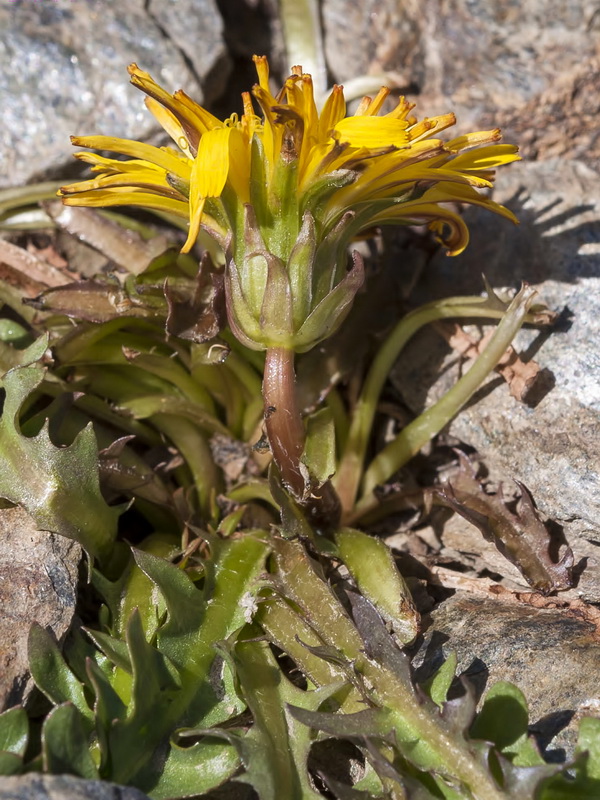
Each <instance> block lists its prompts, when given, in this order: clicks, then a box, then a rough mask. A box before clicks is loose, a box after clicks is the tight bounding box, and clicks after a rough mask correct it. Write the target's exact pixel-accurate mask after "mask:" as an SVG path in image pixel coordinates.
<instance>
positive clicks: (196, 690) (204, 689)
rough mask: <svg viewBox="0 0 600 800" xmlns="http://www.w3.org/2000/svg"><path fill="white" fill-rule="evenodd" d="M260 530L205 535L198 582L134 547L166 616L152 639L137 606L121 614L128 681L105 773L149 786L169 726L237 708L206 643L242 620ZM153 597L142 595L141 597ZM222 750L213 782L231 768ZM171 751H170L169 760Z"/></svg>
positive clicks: (261, 552)
mask: <svg viewBox="0 0 600 800" xmlns="http://www.w3.org/2000/svg"><path fill="white" fill-rule="evenodd" d="M263 538H266V535H265V534H263V533H261V532H256V533H255V534H251V533H246V534H245V535H244V536H241V537H238V538H235V539H234V538H232V539H228V540H226V541H221V540H219V539H218V537H214V538H211V543H210V547H211V551H212V558H210V559H207V561H206V562H205V579H204V586H203V589H202V590H201V589H198V588H197V587H196V586H195V584H194V583H193V582H192V581H191V579H190V578H189V577H188V575H187V574H186V572H185V571H184V570H183V569H181V568H180V567H177V566H175V565H173V564H171V563H169V562H168V561H166V560H164V559H161V558H158V557H156V556H154V555H152V554H151V553H147V552H142V551H136V552H135V557H136V561H137V564H138V566H137V567H136V569H138V568H139V569H143V571H144V573H145V574H146V575H147V576H148V578H150V580H151V581H152V582H153V584H154V585H155V587H158V590H159V591H160V593H161V595H163V597H164V601H165V603H166V607H167V618H166V621H165V622H164V623H163V624H162V625H161V626H160V627H159V628H158V630H157V631H156V635H155V643H156V647H154V646H152V645H151V644H150V643H148V641H147V640H146V637H145V634H144V630H143V628H142V624H141V616H140V613H139V611H137V610H135V611H134V612H133V614H132V617H131V620H130V622H129V625H128V630H127V644H128V650H129V659H130V661H131V668H132V672H133V683H132V687H131V698H130V701H129V704H128V708H127V715H126V717H125V718H124V719H122V720H118V721H116V722H115V723H114V724H113V725H112V726H111V728H110V730H109V731H108V735H107V742H108V744H107V747H108V750H109V751H110V752H109V755H107V757H106V761H107V763H109V764H110V765H111V766H110V773H109V774H107V777H110V779H111V780H113V781H115V782H117V783H127V784H130V783H133V784H135V785H137V786H139V787H140V788H142V789H143V790H144V791H153V787H155V786H158V785H159V782H160V771H161V766H160V765H161V764H162V763H163V762H164V760H165V759H167V760H168V758H170V756H169V752H170V748H171V745H170V744H169V742H170V739H171V737H172V736H173V733H174V731H175V730H176V729H178V728H181V727H190V726H192V727H202V728H208V727H209V726H210V725H213V724H217V723H220V722H223V721H224V720H226V719H229V718H230V717H232V716H235V715H236V714H239V713H240V712H241V711H242V709H243V704H242V702H241V701H240V700H239V698H238V697H237V696H236V695H235V693H234V691H233V685H232V681H231V678H230V677H229V676H228V668H227V667H226V666H225V665H224V664H223V662H222V658H221V657H220V656H218V654H217V651H216V649H215V646H214V645H215V642H218V641H220V640H222V639H226V638H227V637H228V636H230V635H231V634H232V633H233V631H235V630H237V629H238V628H239V627H240V626H241V625H242V624H243V622H244V613H245V612H244V605H243V602H242V601H243V598H244V596H245V595H246V594H248V593H251V592H252V591H254V587H255V584H256V583H257V580H258V577H259V575H260V574H261V572H262V570H263V569H264V561H265V557H266V555H267V553H268V549H269V548H268V545H267V544H266V543H265V542H264V541H262V539H263ZM154 600H155V598H153V597H152V595H149V596H148V601H149V602H151V601H152V602H153V601H154ZM101 644H105V643H104V642H101ZM111 646H112V644H111ZM114 649H116V648H114ZM117 672H118V671H115V676H117ZM115 680H117V677H115ZM113 688H115V689H116V686H114V687H113ZM113 699H114V698H113ZM207 746H208V745H207ZM211 746H212V745H211ZM198 752H200V751H199V750H198ZM212 752H213V751H210V750H207V758H213V756H212V755H211V753H212ZM224 753H225V755H224V756H223V758H224V766H223V772H222V773H221V772H220V771H219V770H218V769H217V765H216V762H215V770H212V768H211V770H212V772H211V774H214V775H217V776H218V777H217V778H215V780H216V783H219V782H220V781H221V780H223V779H224V778H225V777H226V776H227V775H228V774H229V770H230V769H232V767H231V764H232V760H231V759H232V756H231V753H230V752H229V751H227V750H226V751H224ZM180 755H181V758H182V759H184V755H183V754H180ZM178 757H179V756H178V755H176V754H175V755H173V759H174V762H173V763H175V761H177V759H178ZM217 761H218V759H217ZM182 763H183V762H182ZM186 763H187V762H186ZM165 768H166V767H165ZM190 769H191V767H190ZM173 780H175V778H173ZM207 780H209V778H208V777H207ZM210 780H212V779H210ZM213 785H216V784H213ZM165 792H168V789H165Z"/></svg>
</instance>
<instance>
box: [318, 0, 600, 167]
mask: <svg viewBox="0 0 600 800" xmlns="http://www.w3.org/2000/svg"><path fill="white" fill-rule="evenodd" d="M323 20H324V27H325V48H326V55H327V60H328V63H329V67H330V69H331V71H332V74H333V76H334V78H335V80H336V81H337V82H342V83H343V82H344V81H348V79H350V78H354V77H356V76H357V75H360V74H363V73H370V74H377V73H381V72H383V71H388V72H391V73H392V74H394V75H397V76H398V77H399V85H400V87H401V89H402V90H403V91H406V92H407V93H408V94H409V96H410V97H411V99H412V100H415V101H416V102H417V103H418V108H417V112H418V113H419V115H420V116H425V115H427V116H431V115H432V114H440V113H444V112H447V111H451V110H452V111H455V112H456V115H457V118H458V120H459V126H460V133H464V132H466V130H467V129H471V128H474V129H477V128H478V127H484V128H486V127H494V126H495V125H498V124H500V125H501V126H502V127H503V128H505V129H506V130H507V133H508V134H509V136H511V137H515V136H516V137H517V138H515V139H514V141H519V142H520V143H521V144H522V145H524V146H525V151H526V153H527V155H546V154H547V153H553V154H554V155H557V154H560V153H563V152H564V153H570V155H571V157H572V156H573V154H574V153H576V154H578V155H581V156H583V155H584V154H585V155H586V156H587V157H588V158H592V157H593V158H594V159H595V160H596V161H597V162H598V161H600V132H599V131H598V125H597V112H598V109H599V108H600V99H599V97H600V96H599V93H598V88H599V83H600V79H599V77H598V75H599V69H598V62H597V59H598V56H599V55H600V36H598V31H599V29H600V15H598V13H597V4H596V3H595V2H593V0H582V1H581V2H577V3H568V2H566V0H529V1H528V2H527V3H515V2H511V0H497V2H494V3H490V2H489V0H450V1H449V2H447V1H446V0H432V1H431V2H427V3H423V2H419V0H404V2H402V3H399V2H397V0H366V2H363V3H355V2H353V0H324V2H323ZM357 31H364V32H365V35H361V37H360V46H359V47H357V45H356V34H357ZM525 133H526V141H524V139H525V136H524V135H523V134H525Z"/></svg>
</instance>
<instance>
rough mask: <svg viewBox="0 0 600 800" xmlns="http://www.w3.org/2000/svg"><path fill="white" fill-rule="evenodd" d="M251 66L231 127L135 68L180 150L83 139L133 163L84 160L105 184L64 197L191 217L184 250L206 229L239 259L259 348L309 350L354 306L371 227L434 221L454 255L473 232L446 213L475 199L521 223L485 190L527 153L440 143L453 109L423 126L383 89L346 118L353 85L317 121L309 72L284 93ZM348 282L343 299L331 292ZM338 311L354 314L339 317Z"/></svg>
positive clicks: (235, 292) (232, 279) (245, 334)
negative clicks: (351, 252)
mask: <svg viewBox="0 0 600 800" xmlns="http://www.w3.org/2000/svg"><path fill="white" fill-rule="evenodd" d="M254 63H255V65H256V70H257V73H258V84H257V85H255V86H254V87H253V89H252V93H248V92H245V93H244V94H243V95H242V106H243V112H242V114H241V116H238V115H237V114H233V115H232V116H231V117H229V119H227V120H225V121H221V120H219V119H217V118H216V117H214V116H213V115H212V114H210V113H209V112H208V111H206V109H204V108H202V106H200V105H198V104H197V103H195V102H194V101H193V100H191V99H190V98H189V97H188V96H187V95H186V94H185V93H184V92H183V91H176V92H175V93H174V94H170V93H169V92H167V91H165V90H164V89H162V88H161V87H160V86H158V84H156V83H155V82H154V81H153V80H152V78H151V77H150V75H148V74H147V73H146V72H143V71H142V70H140V69H139V68H138V67H137V66H136V65H135V64H132V65H131V66H130V67H129V72H130V75H131V81H132V83H133V84H134V86H137V87H138V88H140V89H142V91H144V92H145V93H146V95H147V98H146V105H147V106H148V108H149V110H150V111H151V112H152V114H154V116H155V117H156V119H157V120H158V122H159V123H160V124H161V125H162V127H163V128H164V129H165V130H166V131H167V133H168V134H169V135H170V136H171V138H172V139H173V141H174V142H175V144H176V145H177V149H174V148H172V147H160V148H159V147H154V146H151V145H148V144H143V143H141V142H136V141H131V140H127V139H116V138H112V137H108V136H84V137H73V138H72V141H73V144H75V145H80V146H83V147H88V148H93V149H96V150H112V151H114V152H116V153H119V154H121V155H124V156H128V157H129V160H120V159H110V158H105V157H103V156H100V155H95V154H92V153H87V152H80V153H77V154H76V157H77V158H79V159H81V160H82V161H86V162H88V163H90V164H91V165H92V171H93V172H94V173H96V175H95V177H93V178H92V179H91V180H88V181H83V182H80V183H76V184H73V185H70V186H65V187H63V188H62V189H61V191H60V194H61V195H62V197H63V199H64V202H65V203H67V204H69V205H82V206H112V205H137V206H145V207H148V208H155V209H160V210H164V211H169V212H172V213H175V214H178V215H180V216H182V217H184V218H188V219H189V232H188V236H187V240H186V242H185V244H184V246H183V251H184V252H187V251H189V250H190V248H191V247H192V246H193V244H194V242H195V241H196V238H197V236H198V233H199V230H200V228H201V227H203V228H204V229H205V230H206V231H207V232H208V233H209V234H210V235H212V236H213V237H214V238H215V239H216V240H217V241H219V242H220V243H221V244H222V245H223V247H224V248H226V249H227V250H228V267H227V269H228V276H229V281H228V282H227V283H229V284H230V285H229V289H228V303H229V309H230V312H231V315H230V316H231V317H232V318H231V319H230V322H231V324H232V327H233V328H234V330H235V331H236V333H238V335H240V338H242V340H244V341H246V343H247V344H250V346H255V347H263V346H268V345H269V342H270V343H271V344H272V343H273V342H274V341H276V342H278V343H281V342H284V343H287V344H290V343H291V345H290V346H295V347H297V348H298V349H306V348H308V347H310V346H312V345H313V344H315V343H316V341H318V340H320V338H323V336H324V335H326V334H328V333H329V332H331V329H332V326H333V327H335V325H337V324H339V322H340V321H341V318H342V317H343V315H344V314H345V313H346V310H347V308H346V306H347V307H349V303H348V302H346V303H344V302H343V298H344V296H348V293H349V292H351V293H352V295H353V294H354V293H355V291H356V290H357V288H358V285H359V284H360V281H359V277H360V276H359V275H358V272H360V269H358V268H356V269H354V270H351V272H350V273H347V271H346V264H345V258H346V255H345V249H346V246H347V244H348V243H349V241H350V240H351V239H352V238H353V237H355V236H357V235H359V234H360V233H361V231H363V230H366V229H369V228H372V227H373V226H376V225H383V224H390V223H396V224H397V223H407V224H423V223H426V224H428V225H430V227H431V228H432V229H433V230H434V231H435V232H436V234H438V235H439V236H440V238H442V239H443V241H444V243H445V244H446V246H447V247H448V250H449V252H450V253H451V254H453V255H455V254H457V253H460V252H461V251H462V250H463V249H464V247H465V246H466V245H467V243H468V238H469V234H468V230H467V227H466V225H465V223H464V222H463V220H462V218H461V217H460V216H459V215H458V214H457V213H456V212H455V211H454V210H452V207H448V205H447V204H449V203H450V204H453V203H456V202H460V203H472V204H477V205H481V206H485V207H487V208H489V209H491V210H493V211H495V212H497V213H499V214H501V215H503V216H505V217H507V218H509V219H514V217H513V215H512V214H511V212H510V211H508V210H507V209H505V208H504V207H503V206H501V205H499V204H497V203H495V202H493V201H492V200H490V199H489V198H488V197H487V196H486V195H485V194H481V193H480V192H479V191H477V190H478V189H485V188H487V187H490V186H491V185H492V181H493V177H494V170H495V168H496V167H498V166H500V165H502V164H507V163H509V162H511V161H515V160H517V159H518V155H517V149H516V147H514V146H512V145H502V144H498V143H497V142H498V141H499V139H500V131H499V130H497V129H495V130H491V131H479V132H476V133H470V134H466V135H464V136H460V137H458V138H455V139H452V140H450V141H443V140H442V139H440V138H438V137H439V134H440V133H441V132H442V131H443V130H444V129H446V128H448V127H450V126H451V125H453V124H454V122H455V118H454V115H453V114H445V115H442V116H439V117H433V118H431V119H427V118H425V119H423V120H421V121H420V122H419V121H417V119H416V118H415V117H414V116H413V114H412V111H413V105H412V104H411V103H408V102H407V101H406V100H405V99H404V98H403V97H401V98H400V99H399V101H398V102H397V104H396V106H395V107H394V108H393V109H392V110H391V111H389V112H388V113H385V114H383V113H381V111H382V108H383V106H384V102H385V100H386V98H387V97H388V95H389V90H388V89H385V88H382V89H381V90H380V92H379V93H378V94H377V96H376V97H375V98H373V99H371V98H368V97H366V98H364V99H363V100H362V102H361V103H360V105H359V107H358V109H357V110H356V112H355V113H354V115H352V116H346V103H345V100H344V93H343V89H342V87H340V86H334V87H333V89H332V91H331V93H330V95H329V96H328V98H327V100H326V102H325V104H324V106H323V109H322V110H321V112H319V111H318V109H317V106H316V104H315V100H314V96H313V86H312V79H311V77H310V75H306V74H303V73H302V70H301V69H300V68H299V67H295V68H293V69H292V74H291V75H290V76H289V77H288V78H287V80H286V81H285V83H284V86H283V88H282V89H281V91H280V92H279V93H278V94H277V95H276V96H274V95H272V94H271V91H270V88H269V68H268V63H267V60H266V58H264V57H262V56H261V57H258V56H255V57H254ZM253 98H254V102H253ZM257 110H259V111H260V114H258V113H257ZM332 262H333V267H332V266H331V265H332ZM355 267H356V264H355ZM282 270H283V273H282ZM357 270H358V271H357ZM351 273H353V274H354V278H355V280H354V285H353V287H352V288H351V287H350V285H349V283H348V275H350V274H351ZM278 275H279V278H280V280H279V279H278V278H277V276H278ZM278 280H279V283H280V285H279V284H278ZM350 282H351V281H350ZM275 284H278V285H279V289H277V290H275V289H273V288H272V286H273V285H275ZM342 284H343V287H342V286H341V285H342ZM267 285H269V287H271V288H269V289H268V290H267V288H266V287H267ZM338 286H340V287H341V289H343V290H340V291H339V292H337V293H334V296H331V295H332V293H333V290H334V289H335V288H336V287H338ZM269 293H270V294H271V295H273V297H272V298H271V300H269V302H267V300H268V297H266V295H268V294H269ZM282 293H283V294H282ZM275 295H277V298H278V299H277V303H279V302H284V301H285V303H287V304H288V306H289V314H288V317H289V319H287V320H285V322H284V323H281V321H280V322H277V323H275V321H274V320H272V324H271V323H269V321H268V317H269V313H268V308H267V307H266V306H265V303H267V305H268V306H273V314H275V311H274V304H275V300H274V299H273V298H274V297H275ZM280 295H281V296H280ZM286 298H287V299H286ZM327 298H329V300H328V301H327V302H326V303H325V306H327V309H328V310H327V313H326V311H325V306H323V301H326V300H327ZM336 303H337V306H338V307H339V306H340V303H341V305H342V306H344V309H342V310H341V311H340V312H339V313H335V314H333V316H334V317H335V319H332V318H331V315H332V313H333V306H334V305H335V304H336ZM319 305H321V311H320V313H319V314H317V315H316V316H315V314H314V312H315V311H316V309H317V306H319ZM242 306H245V310H244V309H242V311H240V309H241V308H242ZM246 311H247V312H248V313H247V314H246ZM240 315H241V317H244V320H243V321H241V320H240ZM278 316H281V314H280V312H279V314H278ZM327 316H329V317H330V322H329V324H328V325H325V318H326V317H327ZM311 317H312V321H310V324H309V325H308V327H307V325H306V323H307V321H309V320H310V318H311ZM316 317H318V318H319V320H320V321H319V322H318V324H317V320H316ZM292 318H293V321H292ZM252 320H254V323H252ZM269 326H271V328H270V329H269ZM273 326H275V327H273ZM286 326H287V327H286ZM303 327H304V331H303V332H302V330H301V329H302V328H303ZM324 327H325V328H327V330H325V329H324ZM249 329H252V330H249ZM267 329H269V330H270V332H268V331H267ZM317 329H318V330H317ZM265 331H267V332H265ZM257 338H258V341H257Z"/></svg>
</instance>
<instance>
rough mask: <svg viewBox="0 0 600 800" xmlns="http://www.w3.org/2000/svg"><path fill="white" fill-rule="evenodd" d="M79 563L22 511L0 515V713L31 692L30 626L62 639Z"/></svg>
mask: <svg viewBox="0 0 600 800" xmlns="http://www.w3.org/2000/svg"><path fill="white" fill-rule="evenodd" d="M80 558H81V548H80V546H79V545H78V544H77V543H76V542H73V541H71V540H69V539H65V538H63V537H61V536H55V535H54V534H51V533H47V532H45V531H38V530H36V527H35V524H34V523H33V521H32V519H31V517H30V516H29V515H28V514H27V513H26V512H25V511H23V510H22V509H21V508H18V507H15V508H5V509H0V608H1V609H2V612H1V613H0V711H3V710H4V709H6V708H10V707H11V706H13V705H16V704H18V703H22V702H23V701H24V700H25V699H26V698H27V694H28V692H29V690H30V688H31V681H30V676H29V668H28V662H27V637H28V635H29V628H30V627H31V624H32V623H33V622H38V623H39V624H40V625H41V626H42V627H43V628H48V629H50V630H51V631H52V632H53V634H54V635H55V637H56V638H57V639H58V640H59V641H60V640H61V639H62V638H63V637H64V635H65V634H66V632H67V630H68V628H69V626H70V624H71V620H72V618H73V613H74V610H75V602H76V596H77V577H78V564H79V560H80ZM0 796H2V795H1V794H0Z"/></svg>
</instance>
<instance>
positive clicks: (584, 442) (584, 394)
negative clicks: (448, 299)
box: [392, 159, 600, 601]
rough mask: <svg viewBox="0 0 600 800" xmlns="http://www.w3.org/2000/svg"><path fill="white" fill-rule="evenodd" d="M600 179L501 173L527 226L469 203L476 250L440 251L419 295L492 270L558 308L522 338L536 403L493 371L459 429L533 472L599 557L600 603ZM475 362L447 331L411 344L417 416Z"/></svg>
mask: <svg viewBox="0 0 600 800" xmlns="http://www.w3.org/2000/svg"><path fill="white" fill-rule="evenodd" d="M599 185H600V175H598V174H597V173H596V172H595V171H594V170H592V169H590V168H589V167H588V166H586V165H585V164H583V163H581V162H578V161H563V160H562V159H556V160H551V161H548V162H544V163H520V164H516V165H512V166H511V167H510V168H507V169H505V170H501V171H500V174H499V176H498V184H497V187H496V191H495V194H494V197H495V199H497V200H499V201H500V202H503V203H505V204H506V205H507V206H508V207H509V208H511V209H512V210H513V211H515V213H516V214H517V217H518V218H519V220H520V225H519V226H518V227H514V226H512V225H510V223H505V222H504V221H502V220H498V218H496V217H495V216H494V215H492V214H489V213H485V212H483V211H480V210H469V211H468V212H467V214H466V219H467V220H468V222H469V227H470V230H471V243H470V245H469V247H468V248H467V250H466V251H465V252H464V253H463V254H462V255H461V256H458V257H456V258H448V257H446V256H443V255H441V254H440V255H439V256H438V257H436V258H434V260H433V262H432V263H431V264H430V265H429V266H428V268H427V271H426V276H425V277H424V279H423V280H422V282H421V283H420V285H419V286H418V287H417V289H416V292H415V296H414V298H413V299H414V301H415V302H416V303H417V302H425V301H426V300H428V299H432V298H434V297H444V296H449V295H464V294H473V293H474V292H477V291H478V288H479V287H481V278H480V274H481V272H482V271H483V272H484V273H485V274H486V276H487V278H488V280H489V281H490V282H491V284H492V286H493V287H496V288H499V289H501V288H502V287H507V286H516V285H518V284H519V282H520V281H521V280H527V281H528V282H529V283H531V284H533V285H534V286H536V288H538V290H539V293H540V299H541V300H543V301H544V302H545V303H546V304H547V305H548V306H550V308H552V309H554V310H556V311H558V312H559V314H560V316H559V320H558V323H557V324H556V325H555V327H554V330H551V331H548V330H542V331H540V330H535V329H529V330H523V331H522V332H521V333H520V334H519V336H518V337H517V340H516V346H517V350H519V351H520V352H521V353H522V354H523V357H524V359H525V360H528V359H530V358H535V360H536V361H537V362H538V363H539V365H540V367H542V368H543V369H544V370H546V376H547V381H546V386H545V388H544V390H543V391H542V392H540V396H539V397H538V398H536V399H535V402H534V403H532V404H531V405H527V404H524V403H519V402H517V401H516V400H515V399H514V398H513V397H511V396H510V393H509V390H508V386H507V385H506V384H505V383H504V382H503V380H502V379H501V378H499V376H497V375H496V374H494V375H492V376H491V377H490V378H489V379H488V382H487V383H486V384H485V385H484V386H483V387H482V388H481V389H480V390H479V391H478V392H477V393H476V394H475V395H474V397H473V398H472V399H471V401H470V403H469V405H468V406H467V408H465V409H464V410H463V411H462V412H461V413H460V414H459V415H458V416H457V417H456V419H455V420H454V421H453V422H452V424H451V425H450V433H451V434H452V435H454V436H456V437H458V439H460V440H462V441H463V442H466V443H467V444H469V445H471V446H473V447H474V448H476V449H477V451H479V453H480V454H481V455H482V457H483V459H484V461H485V463H486V464H487V465H488V467H489V468H490V471H491V472H492V477H493V478H494V480H496V481H498V480H503V479H504V480H509V479H511V478H516V479H517V480H519V481H522V482H523V483H524V484H525V485H526V486H527V487H528V488H529V490H530V491H531V493H532V494H533V497H534V499H535V502H536V503H537V505H538V507H539V509H540V510H541V512H542V513H543V514H545V515H547V516H548V517H550V518H552V519H554V520H556V521H557V522H558V523H559V524H560V525H562V526H563V527H564V530H565V533H566V538H567V539H568V540H569V543H570V544H571V545H572V547H573V549H574V551H575V557H576V559H581V558H586V559H588V563H587V571H586V573H587V574H586V577H585V579H582V580H583V582H584V584H585V585H587V588H586V589H585V591H584V590H583V589H582V591H584V594H585V596H586V597H587V599H588V600H595V601H600V575H599V574H598V572H599V571H598V565H599V562H600V551H599V549H598V542H599V541H600V349H599V348H598V341H599V338H600V192H599V190H598V186H599ZM464 366H465V365H463V364H462V363H461V361H460V359H459V358H458V357H457V356H456V354H454V353H450V352H449V351H448V347H447V345H446V344H445V343H444V342H443V341H442V339H441V338H440V337H439V336H438V335H437V334H435V333H434V332H432V331H424V332H423V333H422V334H420V335H419V336H417V337H416V338H415V339H414V340H413V342H412V343H411V345H410V346H409V347H408V348H407V349H406V351H405V353H404V354H403V356H402V357H401V359H400V361H399V362H398V364H397V365H396V368H395V370H394V373H393V375H392V381H393V382H394V384H395V386H396V388H397V390H398V392H399V393H400V394H401V396H402V398H403V399H404V401H405V402H406V403H407V405H408V406H409V407H410V408H411V410H412V411H413V412H414V413H418V412H420V411H421V410H422V409H423V408H424V407H425V406H428V405H430V404H431V403H433V402H435V400H436V399H437V398H439V397H440V396H441V394H443V392H444V391H446V390H447V389H448V388H449V387H450V386H451V385H452V384H453V383H454V382H455V381H456V379H457V378H458V377H459V374H460V371H461V370H462V369H464ZM579 541H581V546H579V545H578V542H579ZM594 576H595V577H594ZM590 580H591V581H592V583H591V584H590V583H589V581H590Z"/></svg>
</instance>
